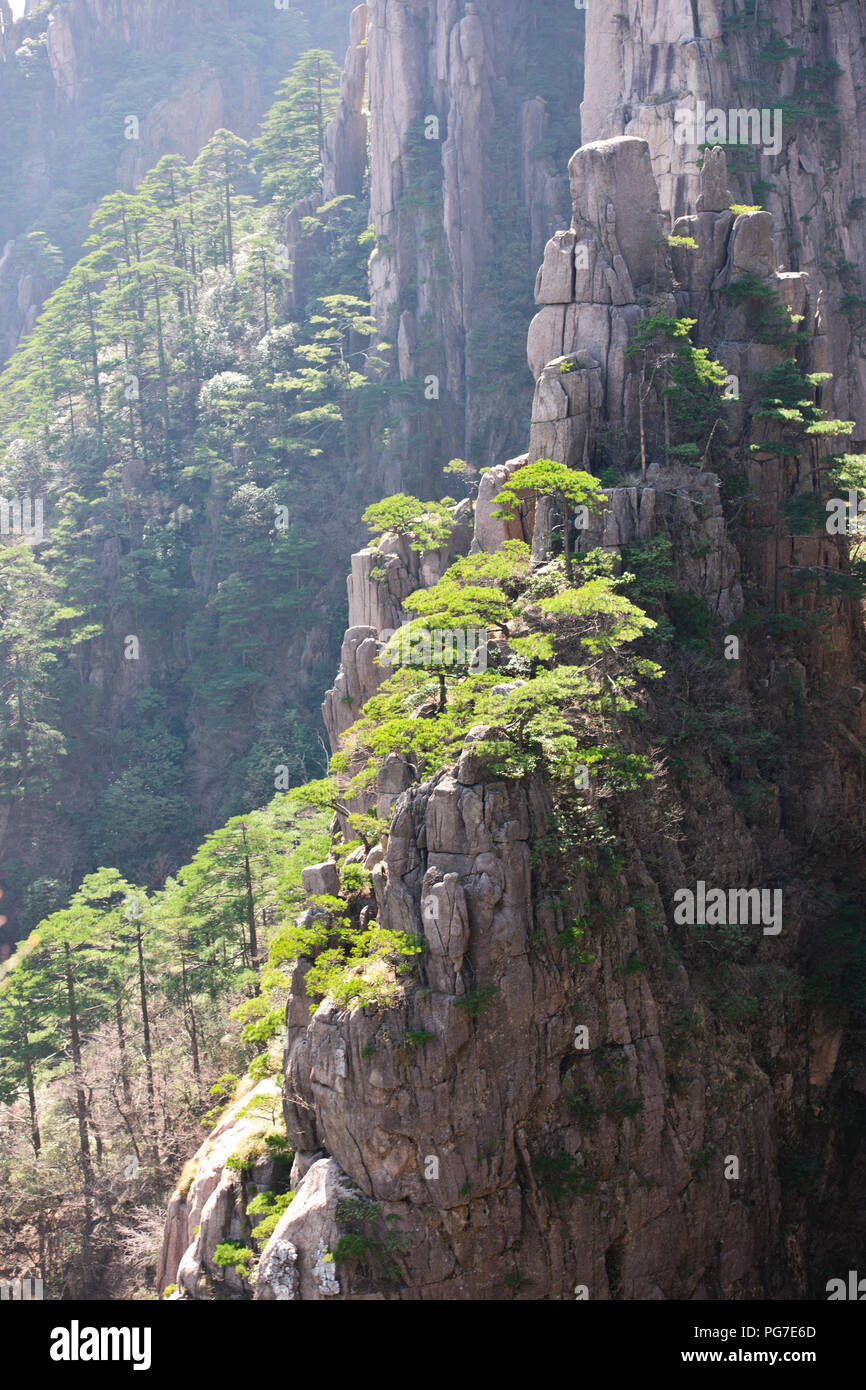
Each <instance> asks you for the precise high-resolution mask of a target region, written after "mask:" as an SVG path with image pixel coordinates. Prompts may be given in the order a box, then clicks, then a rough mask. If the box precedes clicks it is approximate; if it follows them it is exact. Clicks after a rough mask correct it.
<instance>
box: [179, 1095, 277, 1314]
mask: <svg viewBox="0 0 866 1390" xmlns="http://www.w3.org/2000/svg"><path fill="white" fill-rule="evenodd" d="M273 1096H274V1083H273V1082H272V1081H261V1082H259V1084H258V1085H257V1086H255V1087H253V1088H247V1089H246V1090H245V1091H243V1093H242V1094H241V1096H240V1097H239V1098H238V1099H237V1100H236V1101H234V1102H233V1103H232V1104H231V1105H230V1106H229V1108H228V1110H227V1111H226V1113H225V1115H224V1116H223V1117H222V1119H221V1120H220V1122H219V1124H218V1125H217V1126H216V1128H215V1129H214V1130H213V1131H212V1132H211V1134H210V1135H209V1137H208V1139H207V1140H206V1141H205V1143H204V1144H203V1145H202V1146H201V1148H200V1149H199V1150H198V1153H196V1155H195V1156H194V1157H193V1158H192V1159H190V1161H189V1163H188V1164H187V1165H186V1168H185V1169H184V1173H183V1175H182V1177H181V1181H180V1184H179V1186H178V1189H177V1191H176V1192H175V1194H174V1196H173V1197H172V1199H171V1202H170V1203H169V1208H168V1214H167V1217H166V1225H165V1234H164V1236H163V1243H162V1249H161V1252H160V1259H159V1265H158V1268H157V1290H158V1292H160V1293H161V1292H162V1291H163V1289H166V1288H168V1287H169V1286H170V1285H172V1284H176V1285H177V1289H178V1293H179V1295H180V1296H181V1297H185V1296H188V1297H192V1298H199V1297H202V1296H203V1295H204V1296H207V1294H208V1292H209V1290H210V1289H211V1287H212V1285H213V1283H216V1284H217V1285H218V1286H219V1287H220V1289H221V1290H223V1291H224V1294H228V1295H229V1296H233V1297H239V1296H241V1295H242V1294H244V1293H246V1294H247V1295H249V1294H250V1293H251V1287H250V1286H249V1285H248V1284H247V1283H246V1281H245V1280H244V1279H243V1278H241V1276H240V1275H238V1274H237V1273H236V1272H235V1270H234V1269H233V1268H231V1267H228V1268H225V1267H224V1266H222V1265H218V1264H216V1263H215V1262H214V1258H213V1257H214V1252H215V1250H216V1248H217V1246H218V1245H221V1244H222V1243H224V1242H226V1241H231V1240H237V1239H239V1238H241V1239H243V1238H246V1237H247V1236H248V1235H249V1232H250V1229H251V1226H252V1225H253V1224H254V1222H251V1221H250V1219H249V1218H247V1216H246V1214H245V1208H246V1197H245V1193H246V1194H247V1195H249V1196H252V1195H253V1193H252V1190H251V1188H252V1187H254V1188H255V1190H256V1191H264V1190H268V1189H270V1188H272V1187H273V1178H274V1163H273V1161H272V1159H270V1158H269V1157H267V1155H265V1156H263V1157H256V1158H254V1159H251V1161H250V1164H249V1168H248V1171H247V1173H246V1185H245V1183H244V1181H243V1180H242V1178H243V1175H242V1173H241V1171H240V1169H239V1168H238V1167H234V1168H233V1167H230V1166H229V1165H228V1163H227V1160H228V1159H229V1158H230V1157H231V1156H232V1155H233V1154H238V1153H239V1152H244V1153H245V1152H250V1151H251V1150H252V1148H253V1146H254V1145H255V1141H256V1140H257V1139H260V1138H262V1137H263V1136H264V1134H265V1133H266V1132H267V1131H269V1130H270V1129H271V1128H272V1123H273V1119H272V1111H273ZM261 1147H262V1148H264V1145H261Z"/></svg>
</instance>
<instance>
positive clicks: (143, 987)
mask: <svg viewBox="0 0 866 1390" xmlns="http://www.w3.org/2000/svg"><path fill="white" fill-rule="evenodd" d="M135 944H136V948H137V951H138V989H139V995H140V998H141V1030H142V1034H143V1037H144V1069H145V1076H146V1079H147V1119H148V1124H149V1126H150V1133H151V1151H152V1153H153V1161H154V1164H157V1163H158V1162H159V1148H158V1145H157V1142H156V1101H155V1093H154V1088H153V1049H152V1047H151V1041H150V1015H149V1013H148V1011H147V984H146V982H145V978H144V948H143V945H142V939H141V923H140V922H138V921H137V922H136V924H135Z"/></svg>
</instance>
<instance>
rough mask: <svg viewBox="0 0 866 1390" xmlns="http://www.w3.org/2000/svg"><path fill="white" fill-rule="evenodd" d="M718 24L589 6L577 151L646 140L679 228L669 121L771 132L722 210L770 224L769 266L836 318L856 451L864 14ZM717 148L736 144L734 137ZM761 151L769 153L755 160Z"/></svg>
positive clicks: (687, 191) (660, 9) (836, 390)
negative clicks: (743, 117)
mask: <svg viewBox="0 0 866 1390" xmlns="http://www.w3.org/2000/svg"><path fill="white" fill-rule="evenodd" d="M725 14H726V7H725V6H724V5H723V4H722V3H721V0H663V2H662V0H631V3H630V4H629V5H628V6H626V7H625V11H624V12H623V13H622V14H617V15H614V16H611V14H610V12H609V10H608V9H607V8H606V7H605V6H602V5H595V6H593V5H590V6H589V7H588V9H587V49H588V51H589V52H591V53H592V54H593V62H592V63H591V64H590V65H589V66H588V68H587V76H586V87H585V95H584V101H583V105H582V107H581V116H582V121H583V138H584V139H585V140H597V139H601V138H605V137H609V136H613V135H623V134H628V135H637V136H640V137H642V138H643V139H645V140H646V141H647V144H648V145H649V149H650V152H651V157H652V163H653V170H654V172H655V175H656V177H657V178H658V180H659V187H660V192H661V202H662V206H663V208H664V209H665V210H666V211H668V212H670V214H671V216H672V217H674V218H675V217H677V216H680V215H681V214H682V213H683V212H685V210H686V208H687V207H689V206H693V205H694V203H695V198H696V196H697V181H698V167H697V161H698V159H699V158H700V151H699V149H698V145H699V143H700V139H701V137H700V136H699V135H698V136H697V138H695V139H692V140H689V141H683V143H677V141H676V140H675V137H674V132H675V129H676V125H677V121H676V120H675V113H677V112H678V111H680V112H682V111H683V110H688V111H692V112H694V113H695V114H697V112H698V103H703V106H704V110H705V114H706V115H707V118H708V120H709V119H710V113H711V111H713V110H714V109H715V110H718V111H719V112H723V113H724V114H725V116H726V118H727V119H728V122H729V123H730V118H729V117H728V113H729V112H730V111H732V110H733V111H741V110H743V111H750V110H755V111H757V112H758V113H759V116H760V113H762V112H763V113H766V119H767V120H768V121H769V120H770V119H771V118H772V119H773V120H775V121H776V124H775V125H768V126H767V129H768V131H770V133H771V139H770V141H769V142H764V140H763V138H762V140H761V142H760V143H759V144H754V143H752V141H751V134H752V129H751V126H750V127H749V143H748V145H747V146H746V148H745V149H744V150H743V151H742V153H740V154H738V160H737V163H738V167H740V166H741V167H742V168H743V169H744V170H746V171H747V172H744V173H738V174H734V175H732V177H731V186H732V189H733V192H734V199H732V200H731V201H734V200H736V201H737V202H741V203H750V204H752V203H759V204H761V205H763V206H764V207H766V208H767V209H768V210H769V211H770V213H772V215H773V226H774V234H775V251H776V258H777V261H778V262H779V263H780V264H781V265H782V266H783V267H785V268H786V269H792V270H798V271H805V272H806V273H808V275H809V277H810V281H811V283H812V285H813V287H814V291H815V293H816V295H817V293H818V292H819V291H823V292H824V294H825V296H826V301H827V304H828V306H832V312H831V314H830V316H829V322H828V325H827V336H828V370H831V371H832V372H833V373H834V382H833V387H832V400H833V405H832V413H833V414H834V415H836V416H838V417H840V418H842V419H854V420H856V421H857V438H858V439H860V440H863V439H866V349H864V346H863V331H862V330H863V312H862V306H861V305H858V304H857V300H860V299H862V296H863V286H862V283H861V282H860V276H861V274H862V266H863V264H864V262H866V210H864V207H863V200H862V193H863V188H862V184H863V170H864V167H866V11H864V9H863V6H862V5H860V4H859V3H857V0H843V3H841V4H839V5H834V6H830V7H828V6H825V5H823V4H819V3H818V0H792V3H790V4H786V5H784V6H781V7H771V9H770V10H759V9H753V7H752V6H748V5H746V6H744V7H742V8H741V9H740V10H739V11H738V13H737V15H736V16H735V17H731V16H730V14H728V17H727V18H725ZM773 113H776V114H775V117H774V116H773ZM680 120H681V118H680ZM777 131H778V134H779V139H778V141H777V140H776V138H775V133H776V132H777ZM727 134H728V138H729V140H731V141H733V142H736V141H737V140H738V139H739V138H740V133H739V126H738V130H737V133H735V134H731V132H730V130H727ZM704 138H709V139H711V140H712V138H713V135H712V133H711V134H710V135H709V137H704ZM765 143H766V145H767V147H768V148H770V149H771V150H773V149H775V147H776V145H778V149H776V150H775V153H772V152H771V153H769V154H767V153H764V148H765ZM715 210H716V211H720V210H721V209H715ZM857 267H861V270H860V271H858V269H857ZM839 306H841V312H840V307H839Z"/></svg>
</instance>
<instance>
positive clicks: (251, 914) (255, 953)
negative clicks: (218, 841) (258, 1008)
mask: <svg viewBox="0 0 866 1390" xmlns="http://www.w3.org/2000/svg"><path fill="white" fill-rule="evenodd" d="M241 834H242V836H243V841H244V877H245V879H246V884H247V924H248V926H249V931H250V958H251V960H252V965H253V969H254V970H258V968H259V941H258V937H257V935H256V906H255V900H254V898H253V878H252V874H251V873H250V854H249V849H248V846H247V830H246V826H242V827H241Z"/></svg>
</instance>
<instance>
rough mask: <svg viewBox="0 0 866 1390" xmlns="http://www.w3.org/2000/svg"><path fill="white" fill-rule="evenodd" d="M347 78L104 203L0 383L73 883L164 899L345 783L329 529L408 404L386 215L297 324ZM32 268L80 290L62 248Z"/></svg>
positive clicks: (37, 675)
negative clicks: (298, 129) (386, 417)
mask: <svg viewBox="0 0 866 1390" xmlns="http://www.w3.org/2000/svg"><path fill="white" fill-rule="evenodd" d="M326 60H327V61H326ZM333 69H334V64H333V60H332V59H330V57H329V56H328V55H327V54H325V53H323V52H322V51H321V50H314V51H313V52H311V53H309V54H307V55H305V56H304V58H303V59H302V60H301V61H300V62H299V63H298V65H297V68H296V69H295V70H293V73H292V75H291V76H290V78H289V79H288V83H287V85H286V91H285V93H284V96H283V98H281V100H280V102H279V103H278V106H277V107H276V108H275V109H274V112H272V117H271V119H270V120H269V122H266V131H267V132H269V135H268V138H267V139H266V140H265V146H259V145H254V146H253V147H251V146H248V145H247V144H246V142H244V141H243V140H241V139H239V138H238V137H236V136H235V135H234V134H232V133H231V132H230V131H227V130H218V131H217V132H216V133H215V134H214V136H213V137H212V138H211V140H210V141H209V142H208V144H207V145H206V146H205V148H204V149H203V150H202V152H201V154H200V155H199V157H198V158H197V159H196V160H195V161H194V162H193V163H192V164H188V163H187V162H186V161H185V160H184V159H182V158H181V157H180V156H179V155H167V156H165V157H164V158H163V159H162V160H161V161H160V162H159V164H158V165H157V167H156V168H155V169H154V170H152V171H151V172H150V173H149V174H148V175H147V176H146V178H145V179H144V180H143V182H142V184H141V185H140V187H139V189H138V190H137V192H136V193H134V194H126V193H113V194H110V195H109V196H107V197H105V198H104V199H103V200H102V202H101V203H99V205H98V206H97V208H96V210H95V212H94V213H93V215H92V217H91V220H90V229H89V235H88V237H87V239H86V241H85V243H84V249H83V255H82V256H81V258H80V259H79V260H78V262H77V263H76V264H75V266H74V267H73V269H72V270H71V272H70V273H69V274H68V275H67V277H66V278H65V279H64V280H63V281H62V282H61V283H60V284H58V286H57V288H56V289H55V291H54V293H53V294H52V295H51V296H50V297H49V299H48V301H47V303H46V305H45V308H44V310H43V312H42V314H41V316H40V318H39V319H38V321H37V324H36V326H35V328H34V330H33V332H32V333H31V334H30V335H29V337H28V338H27V339H26V340H25V341H24V342H23V343H22V345H21V347H20V348H19V349H18V351H17V352H16V353H15V354H14V356H13V357H12V359H11V360H10V361H9V363H8V364H7V366H6V368H5V370H4V372H3V373H2V376H0V495H3V496H11V497H15V496H34V497H42V498H43V499H44V511H45V518H44V527H45V539H44V541H43V542H42V544H40V545H38V546H35V547H32V548H30V549H28V550H26V551H25V550H24V549H22V548H20V547H19V548H18V549H0V657H2V660H3V663H4V670H5V671H8V672H9V674H10V676H11V677H12V679H11V681H8V683H4V685H3V687H2V692H0V806H2V805H9V804H10V803H11V801H12V800H13V799H20V798H21V797H22V796H26V797H29V798H31V799H33V798H37V797H44V796H45V795H46V793H47V792H48V790H49V788H52V789H53V795H54V801H53V802H52V805H51V808H50V814H51V816H52V817H53V819H54V821H55V823H56V825H57V828H58V833H63V832H62V830H61V827H63V826H68V825H70V824H72V823H74V825H75V827H76V830H75V836H74V844H75V862H74V864H72V865H70V866H69V870H67V873H68V875H69V876H70V877H72V878H73V879H74V878H75V877H80V875H81V873H83V872H86V870H87V869H88V868H90V867H92V866H93V865H95V864H97V863H100V862H101V863H113V864H117V865H118V866H119V867H120V868H121V869H122V870H123V872H124V873H126V874H127V875H129V876H131V877H134V878H138V879H142V880H148V881H153V880H155V879H156V878H158V877H159V876H160V872H161V875H162V876H164V874H165V871H166V868H167V867H168V868H170V867H172V864H171V863H169V864H167V865H166V864H164V862H163V861H164V859H165V855H166V847H167V846H169V845H171V846H174V847H175V850H174V854H175V857H174V860H173V863H174V864H176V863H177V862H179V860H180V859H181V858H182V855H183V852H184V850H190V849H191V848H192V847H193V845H194V843H195V840H196V838H198V837H200V835H201V833H202V832H203V831H204V830H206V829H207V827H208V825H212V824H219V823H220V822H222V821H224V820H225V819H226V818H227V817H230V816H232V815H236V814H238V813H241V812H243V811H245V810H247V809H249V808H250V807H252V806H255V805H261V804H262V803H263V802H264V801H266V800H268V799H269V797H270V796H272V795H273V792H274V790H275V789H279V790H284V789H285V788H286V786H288V785H292V784H300V783H303V782H305V781H307V780H308V779H309V778H310V777H311V776H312V775H314V774H315V772H316V771H317V770H319V769H320V767H321V758H322V749H321V743H320V738H319V725H318V717H317V715H316V713H315V712H314V710H313V708H312V706H313V701H312V700H311V699H309V698H307V694H308V692H307V686H308V685H311V686H313V687H314V688H315V690H316V691H317V692H318V690H319V689H320V688H321V686H322V684H323V683H324V680H325V678H326V674H329V673H330V671H331V670H332V669H333V665H334V663H335V661H336V657H337V651H338V639H339V632H338V628H340V627H341V626H342V624H341V623H340V622H339V618H336V620H335V618H334V613H333V603H332V602H331V595H330V592H329V585H330V584H331V583H332V580H333V575H334V573H335V571H339V570H341V569H342V568H343V567H344V563H345V562H346V561H347V560H348V554H349V552H350V549H351V540H350V538H349V537H348V536H345V535H342V534H339V535H338V534H335V535H334V537H333V543H332V544H331V543H329V544H328V545H327V546H323V545H322V544H321V537H322V536H323V534H324V533H325V532H326V528H327V517H328V515H329V513H330V512H331V510H332V506H333V496H334V491H335V488H336V486H337V479H338V478H342V479H344V478H345V477H346V476H347V472H351V471H353V470H354V469H355V467H356V462H357V461H356V458H355V452H356V441H357V438H358V436H359V433H360V434H363V431H364V429H365V422H366V420H367V419H368V418H369V415H370V412H371V411H372V410H373V409H374V408H375V407H376V404H377V402H379V401H380V400H381V399H382V393H383V389H384V388H383V387H382V386H381V385H380V384H377V382H376V379H375V378H376V369H377V362H378V358H377V356H376V351H377V344H376V339H375V334H374V331H373V322H372V319H371V318H370V314H369V302H368V300H367V297H366V296H367V288H366V274H365V261H366V254H367V253H366V249H365V247H364V246H362V245H360V244H359V242H360V241H363V240H364V234H365V231H366V212H365V211H364V209H363V206H362V200H361V199H345V198H341V199H337V200H335V202H334V203H332V204H329V205H325V204H322V205H321V206H320V207H319V210H318V213H317V215H316V218H315V219H313V221H314V222H315V227H314V228H311V229H310V231H309V235H310V237H311V238H312V239H313V240H314V241H315V242H316V244H317V245H319V246H320V249H321V256H322V259H323V260H324V261H327V264H328V271H329V275H328V278H327V280H325V279H323V278H322V277H321V275H319V273H318V272H317V273H316V274H314V275H312V277H311V278H310V280H309V288H310V290H311V293H312V299H311V301H310V303H309V304H308V305H307V307H306V308H305V309H303V310H301V311H299V312H298V313H297V314H296V316H295V319H294V320H289V319H287V317H286V313H285V308H284V306H285V305H286V304H287V303H288V302H289V294H290V290H291V284H292V268H293V267H292V260H291V257H290V256H289V254H288V249H287V247H286V246H285V245H284V243H283V236H284V230H283V224H282V221H281V219H280V217H279V216H278V214H277V209H276V202H278V201H279V199H277V198H276V193H275V191H274V190H276V189H277V188H279V189H281V190H283V194H284V196H285V197H286V198H289V199H290V198H291V197H292V196H293V194H292V191H291V190H292V188H293V187H294V184H295V183H297V181H298V180H300V181H301V182H304V184H305V187H307V186H308V191H312V192H315V188H316V186H317V185H316V179H317V178H318V179H319V180H320V177H321V169H320V160H318V157H317V159H316V160H311V158H310V157H309V154H310V152H309V150H308V148H307V146H306V145H305V143H304V141H303V140H301V141H299V143H297V144H295V143H294V142H293V140H287V139H286V138H284V137H285V134H286V129H287V127H286V126H285V122H286V121H287V120H288V121H289V123H290V124H291V121H290V115H287V110H288V108H291V109H292V110H295V111H296V115H297V119H298V120H301V116H302V114H303V113H306V115H305V116H304V119H307V118H310V119H313V117H315V121H316V122H317V121H318V115H317V110H318V108H317V109H316V111H312V112H311V108H310V107H309V103H308V101H307V97H308V96H309V80H312V79H311V78H310V75H311V74H313V75H314V76H315V85H316V91H318V84H319V79H320V78H321V83H322V92H323V93H325V94H328V93H330V95H328V96H327V101H325V97H324V96H323V101H324V105H323V107H322V111H321V115H322V118H323V119H326V118H327V117H328V115H329V114H330V112H331V110H332V99H333V80H332V79H333ZM305 74H306V75H305ZM305 93H306V95H305ZM298 113H301V114H298ZM292 119H294V118H292ZM314 123H315V122H314ZM280 132H282V134H281V133H280ZM271 137H272V138H271ZM260 174H261V178H260ZM263 184H264V187H263ZM271 194H273V196H271ZM281 196H282V195H281ZM314 201H315V200H314ZM24 253H26V255H27V256H28V257H30V260H31V261H32V262H33V265H34V267H37V263H38V266H39V267H41V273H43V274H44V275H53V276H55V277H56V275H57V273H58V270H57V255H56V252H55V250H54V248H53V247H52V246H51V245H50V243H49V242H48V240H47V239H46V238H44V237H42V238H39V237H33V238H30V239H29V240H28V241H27V243H26V245H25V247H24V252H23V253H22V254H24ZM332 253H333V255H332ZM317 277H318V278H317ZM361 507H363V501H362V502H361ZM360 509H361V508H359V510H360ZM317 541H319V543H317ZM340 547H342V550H341V549H340ZM341 555H342V561H341V558H340V556H341ZM60 593H62V594H63V596H64V605H63V607H61V606H60V603H59V600H58V598H57V597H56V596H57V595H59V594H60ZM317 619H318V621H319V623H320V625H321V627H322V629H323V632H324V634H325V642H326V644H328V646H327V652H326V653H325V652H323V654H322V659H321V663H320V664H319V665H318V666H316V667H313V668H307V669H305V670H304V671H303V672H302V673H298V672H296V671H295V670H294V668H293V667H292V666H291V664H290V663H289V661H288V653H289V652H291V651H292V650H293V649H294V647H295V646H296V645H297V643H298V642H299V641H300V640H301V634H306V633H308V632H309V630H310V627H311V621H312V622H315V621H316V620H317ZM277 631H278V632H279V634H280V637H279V642H275V641H274V634H275V632H277ZM128 634H134V635H135V636H136V638H137V639H138V643H139V652H140V655H139V658H138V659H136V660H130V661H129V662H128V665H127V661H126V655H125V642H126V637H127V635H128ZM120 687H124V688H125V689H126V690H127V694H126V695H125V696H124V699H123V700H122V701H118V700H117V699H116V698H115V693H114V692H116V691H117V690H118V688H120ZM204 750H208V754H207V756H208V758H209V760H210V762H211V764H212V770H211V774H210V787H209V788H208V790H207V791H206V793H205V795H204V798H202V797H201V796H198V797H195V798H193V797H191V796H190V794H189V789H190V783H191V778H190V767H191V760H192V759H194V758H197V759H198V760H199V762H201V758H202V753H203V751H204ZM203 801H204V802H205V803H206V805H207V810H206V811H205V812H204V816H203V804H202V803H203ZM36 872H37V865H36V861H35V859H34V860H33V862H32V863H31V860H30V858H29V857H28V854H27V852H26V851H24V852H23V854H22V857H21V858H20V859H19V860H17V861H14V862H10V863H7V864H6V865H4V886H5V888H6V891H7V902H8V903H9V905H10V906H12V907H13V909H14V910H15V911H16V914H20V913H21V912H22V911H23V908H24V899H25V894H26V892H27V887H28V884H29V883H32V881H33V880H34V878H35V877H36Z"/></svg>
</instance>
